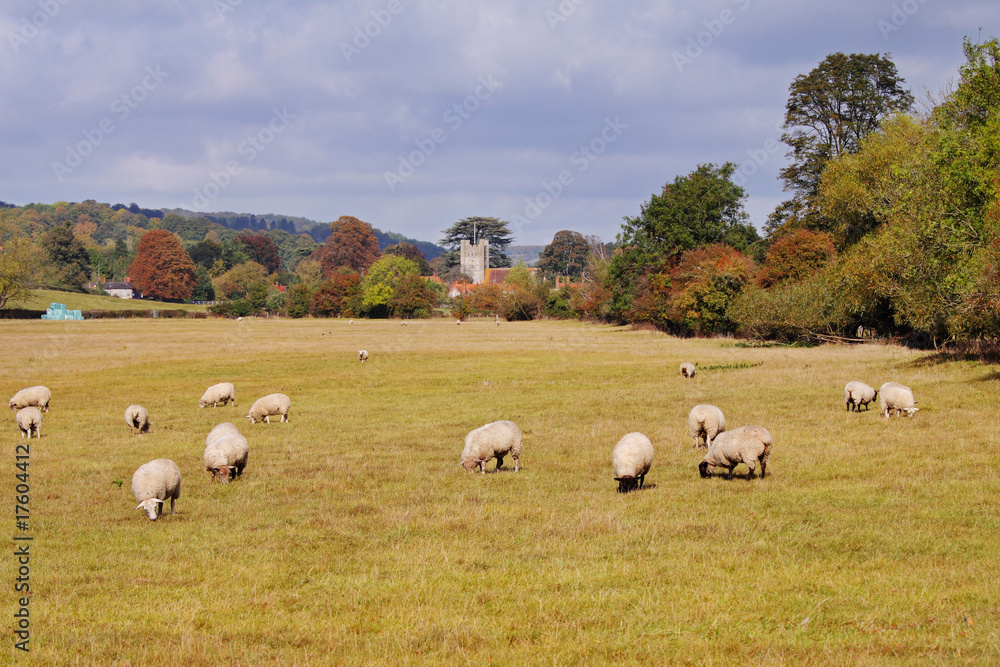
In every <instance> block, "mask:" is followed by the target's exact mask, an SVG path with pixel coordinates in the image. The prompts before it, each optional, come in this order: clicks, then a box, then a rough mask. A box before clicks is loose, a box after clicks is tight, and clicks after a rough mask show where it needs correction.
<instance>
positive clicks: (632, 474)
mask: <svg viewBox="0 0 1000 667" xmlns="http://www.w3.org/2000/svg"><path fill="white" fill-rule="evenodd" d="M651 465H653V443H652V442H650V441H649V438H647V437H646V436H645V435H643V434H642V433H629V434H628V435H626V436H625V437H623V438H622V439H621V440H619V441H618V444H617V445H615V448H614V449H613V450H612V451H611V466H612V468H614V471H615V481H616V482H618V493H628V492H629V491H634V490H635V489H636V488H640V489H641V488H642V485H643V483H644V482H645V481H646V473H647V472H649V467H650V466H651Z"/></svg>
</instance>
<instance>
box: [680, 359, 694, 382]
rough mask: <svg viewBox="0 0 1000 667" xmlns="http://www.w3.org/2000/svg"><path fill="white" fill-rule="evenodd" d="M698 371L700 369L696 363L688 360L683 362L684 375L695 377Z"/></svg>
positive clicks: (682, 371) (682, 372)
mask: <svg viewBox="0 0 1000 667" xmlns="http://www.w3.org/2000/svg"><path fill="white" fill-rule="evenodd" d="M697 372H698V369H696V368H695V367H694V364H692V363H688V362H686V361H685V362H684V363H683V364H681V375H683V376H684V377H686V378H693V377H694V376H695V373H697Z"/></svg>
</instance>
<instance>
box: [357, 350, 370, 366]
mask: <svg viewBox="0 0 1000 667" xmlns="http://www.w3.org/2000/svg"><path fill="white" fill-rule="evenodd" d="M358 360H359V361H360V362H361V363H365V362H366V361H368V350H358Z"/></svg>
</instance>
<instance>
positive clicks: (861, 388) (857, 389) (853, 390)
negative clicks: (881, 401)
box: [844, 381, 878, 412]
mask: <svg viewBox="0 0 1000 667" xmlns="http://www.w3.org/2000/svg"><path fill="white" fill-rule="evenodd" d="M876 398H878V391H877V390H876V389H874V388H873V387H869V386H868V385H866V384H865V383H864V382H858V381H853V382H848V383H847V384H846V385H844V405H845V406H846V407H847V411H848V412H850V411H851V410H852V409H853V410H854V411H855V412H861V406H862V405H863V406H865V410H866V411H867V410H868V404H869V403H871V402H873V401H874V400H875V399H876Z"/></svg>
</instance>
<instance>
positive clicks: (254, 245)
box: [236, 234, 281, 274]
mask: <svg viewBox="0 0 1000 667" xmlns="http://www.w3.org/2000/svg"><path fill="white" fill-rule="evenodd" d="M236 242H237V243H239V244H240V245H242V246H243V249H244V250H245V252H246V253H247V255H249V256H250V259H252V260H253V261H255V262H257V263H258V264H260V265H261V266H263V267H264V268H265V269H267V272H268V274H271V273H276V272H277V271H278V270H279V269H280V268H281V255H280V254H279V253H278V245H277V244H276V243H275V242H274V240H273V239H271V238H270V237H269V236H266V235H264V234H238V235H237V236H236Z"/></svg>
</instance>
